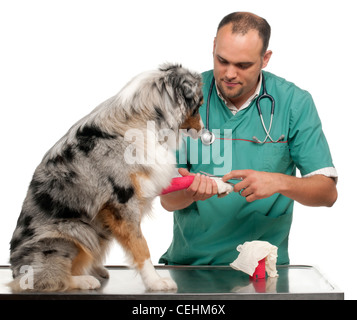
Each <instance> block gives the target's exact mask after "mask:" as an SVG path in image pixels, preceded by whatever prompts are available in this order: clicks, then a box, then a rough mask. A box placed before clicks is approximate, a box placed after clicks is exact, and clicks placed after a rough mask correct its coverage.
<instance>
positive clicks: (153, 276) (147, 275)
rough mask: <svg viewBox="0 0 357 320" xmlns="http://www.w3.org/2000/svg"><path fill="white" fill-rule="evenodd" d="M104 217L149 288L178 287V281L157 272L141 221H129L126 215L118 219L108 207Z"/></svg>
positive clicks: (164, 288) (174, 288)
mask: <svg viewBox="0 0 357 320" xmlns="http://www.w3.org/2000/svg"><path fill="white" fill-rule="evenodd" d="M102 218H103V219H104V221H103V222H104V224H105V225H106V226H107V227H109V228H110V229H111V231H112V233H113V235H114V237H115V238H116V239H117V240H118V242H119V243H120V244H121V245H122V246H123V248H124V249H125V251H126V252H127V253H128V254H129V255H130V257H131V258H132V261H133V264H134V266H135V268H136V269H137V270H138V272H139V273H140V275H141V278H142V280H143V282H144V285H145V287H146V289H147V290H150V291H174V290H176V289H177V285H176V283H175V282H174V281H173V280H172V279H171V278H161V277H160V276H159V274H158V273H157V272H156V270H155V268H154V266H153V264H152V262H151V259H150V252H149V248H148V245H147V243H146V240H145V238H144V235H143V234H142V232H141V228H140V223H139V222H135V221H128V220H127V219H126V218H124V217H123V218H121V219H117V218H116V216H115V215H113V214H111V212H110V210H108V209H107V210H103V211H102Z"/></svg>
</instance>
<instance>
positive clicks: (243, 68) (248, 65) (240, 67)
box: [237, 64, 251, 70]
mask: <svg viewBox="0 0 357 320" xmlns="http://www.w3.org/2000/svg"><path fill="white" fill-rule="evenodd" d="M250 66H251V64H238V66H237V67H238V68H239V69H242V70H245V69H248V68H249V67H250Z"/></svg>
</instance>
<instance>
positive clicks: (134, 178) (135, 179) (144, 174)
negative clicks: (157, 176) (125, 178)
mask: <svg viewBox="0 0 357 320" xmlns="http://www.w3.org/2000/svg"><path fill="white" fill-rule="evenodd" d="M140 179H150V174H149V172H148V171H145V170H143V171H137V172H135V173H132V174H130V180H131V183H132V184H133V187H134V190H135V194H136V196H137V198H138V199H139V200H144V195H143V191H142V189H141V185H140Z"/></svg>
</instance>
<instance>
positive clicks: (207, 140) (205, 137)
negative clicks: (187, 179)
mask: <svg viewBox="0 0 357 320" xmlns="http://www.w3.org/2000/svg"><path fill="white" fill-rule="evenodd" d="M214 84H215V79H214V77H213V79H212V81H211V84H210V88H209V91H208V97H207V104H206V128H205V129H203V132H202V135H201V141H202V143H203V144H205V145H210V144H212V143H213V142H214V140H215V135H214V134H213V132H211V131H210V130H209V110H210V103H211V95H212V91H213V86H214ZM262 87H263V93H262V94H261V95H260V96H259V97H258V98H257V101H256V105H257V109H258V113H259V118H260V121H261V123H262V126H263V129H264V131H265V133H266V136H265V139H264V140H263V141H260V140H259V139H258V138H257V137H256V136H254V137H253V140H254V142H258V143H259V144H264V143H266V142H267V140H268V139H270V140H271V142H273V143H277V142H279V141H281V140H282V139H284V135H281V136H280V137H279V139H277V140H273V138H272V137H271V135H270V131H271V128H272V124H273V118H274V112H275V100H274V98H273V96H271V95H270V94H268V93H267V90H266V85H265V77H264V75H263V73H262ZM264 98H266V99H269V100H270V101H271V110H270V123H269V129H267V128H266V126H265V122H264V119H263V114H262V110H261V108H260V101H261V100H262V99H264Z"/></svg>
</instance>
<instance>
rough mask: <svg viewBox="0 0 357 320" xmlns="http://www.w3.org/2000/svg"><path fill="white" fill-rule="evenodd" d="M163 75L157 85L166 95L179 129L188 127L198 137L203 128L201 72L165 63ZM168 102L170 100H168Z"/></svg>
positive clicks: (191, 134) (161, 70)
mask: <svg viewBox="0 0 357 320" xmlns="http://www.w3.org/2000/svg"><path fill="white" fill-rule="evenodd" d="M159 70H160V72H161V73H162V76H161V77H160V79H159V81H158V83H157V85H158V87H159V88H160V92H161V94H162V96H164V97H165V96H166V99H167V100H169V101H170V102H169V103H166V105H165V107H166V108H168V107H169V108H171V110H169V113H171V114H172V115H173V116H174V118H175V120H176V122H177V128H178V129H186V130H187V132H188V134H189V135H190V136H191V137H193V138H195V139H197V138H198V136H199V133H200V131H201V130H202V129H203V123H202V120H201V116H200V114H199V107H200V106H201V105H202V103H203V93H202V87H201V86H202V78H201V76H200V74H198V73H196V72H192V71H190V70H188V69H186V68H183V67H182V66H181V65H178V64H165V65H162V66H161V67H160V69H159ZM167 102H168V101H167Z"/></svg>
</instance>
